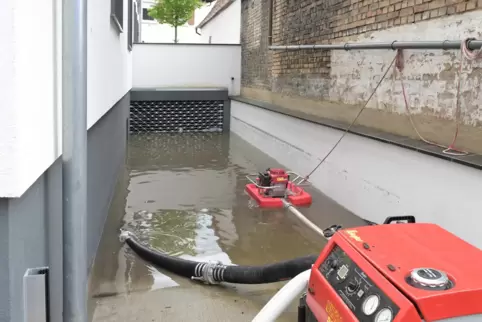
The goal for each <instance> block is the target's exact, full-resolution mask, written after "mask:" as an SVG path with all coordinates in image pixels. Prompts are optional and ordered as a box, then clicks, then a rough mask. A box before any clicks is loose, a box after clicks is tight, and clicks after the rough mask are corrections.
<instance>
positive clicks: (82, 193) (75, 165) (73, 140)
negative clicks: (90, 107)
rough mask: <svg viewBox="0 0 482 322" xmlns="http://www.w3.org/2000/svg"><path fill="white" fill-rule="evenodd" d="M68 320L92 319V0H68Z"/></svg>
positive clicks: (64, 162)
mask: <svg viewBox="0 0 482 322" xmlns="http://www.w3.org/2000/svg"><path fill="white" fill-rule="evenodd" d="M62 59H63V61H62V107H63V110H62V206H63V224H62V236H63V237H62V238H63V296H64V300H63V321H66V322H73V321H76V322H87V320H88V314H87V273H88V269H87V267H88V264H89V263H88V259H87V235H86V233H87V0H63V2H62Z"/></svg>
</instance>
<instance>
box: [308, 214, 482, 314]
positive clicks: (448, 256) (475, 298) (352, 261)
mask: <svg viewBox="0 0 482 322" xmlns="http://www.w3.org/2000/svg"><path fill="white" fill-rule="evenodd" d="M481 270H482V250H480V249H477V248H476V247H474V246H472V245H470V244H468V243H466V242H465V241H463V240H462V239H460V238H458V237H457V236H455V235H453V234H451V233H450V232H448V231H446V230H444V229H443V228H441V227H439V226H437V225H434V224H425V223H407V224H385V225H374V226H365V227H358V228H353V229H343V230H340V231H338V232H337V233H335V235H334V236H333V237H332V238H331V239H330V241H329V242H328V244H327V246H326V247H325V248H324V249H323V251H322V253H321V255H320V257H319V258H318V260H317V261H316V263H315V264H314V265H313V268H312V271H311V277H310V280H309V284H308V290H307V294H306V296H304V297H303V298H302V299H301V304H300V310H302V311H300V312H303V314H302V316H301V319H299V321H306V322H314V321H323V322H327V321H330V322H356V321H360V322H422V321H424V322H435V321H437V322H449V321H450V322H476V321H482V304H481V303H482V273H481Z"/></svg>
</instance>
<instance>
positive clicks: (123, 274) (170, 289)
mask: <svg viewBox="0 0 482 322" xmlns="http://www.w3.org/2000/svg"><path fill="white" fill-rule="evenodd" d="M278 166H281V165H280V164H278V163H277V162H276V160H273V159H272V158H270V157H269V156H267V155H266V154H264V153H263V152H262V151H260V150H258V149H256V148H254V147H253V146H251V145H250V144H248V143H247V142H245V141H244V140H242V139H241V138H239V137H238V136H236V135H234V134H232V133H231V134H195V135H194V134H193V135H190V134H176V135H168V134H156V135H154V134H149V135H135V136H131V137H130V140H129V147H128V156H127V158H126V165H125V167H123V168H122V170H121V173H120V175H119V180H118V184H117V188H116V192H115V195H114V196H113V200H112V206H111V209H110V211H109V216H108V219H107V222H106V225H105V230H104V234H103V237H102V241H101V244H100V245H99V250H98V254H97V256H96V260H95V263H94V267H93V269H92V273H91V275H90V285H89V289H90V293H91V301H90V311H91V317H92V319H93V320H94V321H251V319H252V318H253V317H254V316H255V315H256V313H257V312H258V311H259V310H260V309H261V308H262V307H263V305H264V304H265V303H266V302H267V301H268V300H269V299H270V297H271V296H273V295H274V293H276V291H277V290H279V289H280V288H281V287H282V286H283V285H284V283H283V282H280V283H273V284H266V285H231V284H229V285H220V286H205V285H200V284H198V283H196V282H193V281H191V280H188V279H186V278H181V277H179V276H176V275H174V274H172V273H169V272H165V271H161V270H157V269H156V268H154V267H152V266H151V265H149V264H148V263H146V262H144V261H143V260H141V259H139V258H138V257H137V256H136V255H135V254H134V253H133V252H132V251H131V250H130V249H129V248H128V247H127V246H125V245H122V244H121V243H120V242H119V241H118V235H119V229H121V228H123V229H128V230H130V231H132V232H133V233H134V234H136V236H137V237H138V238H139V239H141V240H142V241H144V242H147V243H149V244H150V245H152V246H153V247H155V248H157V249H158V250H161V251H164V252H166V253H168V254H171V255H172V256H180V257H182V258H188V259H194V260H197V261H208V260H218V261H221V262H223V263H225V264H237V265H263V264H269V263H274V262H278V261H281V260H286V259H290V258H294V257H298V256H303V255H308V254H318V253H319V252H320V250H321V249H322V247H323V245H324V242H323V240H321V239H320V238H319V237H318V236H316V235H315V234H314V233H312V232H311V231H310V230H309V229H308V228H306V227H305V226H304V225H303V224H302V223H300V222H299V221H298V220H297V219H296V218H294V217H293V216H292V215H290V213H289V212H286V211H285V210H265V209H259V208H257V207H253V202H251V201H250V198H249V197H248V196H247V195H246V193H245V192H244V186H245V185H246V183H247V180H246V178H245V176H246V175H247V174H250V173H256V172H258V171H262V170H264V169H266V168H267V167H278ZM309 191H310V192H311V193H312V196H313V204H312V205H311V206H310V207H309V208H302V209H301V211H302V212H303V213H304V214H305V215H306V216H307V217H308V218H309V219H310V220H312V221H313V222H314V223H316V224H317V225H318V226H320V227H322V228H324V227H328V226H330V225H332V224H341V225H343V226H344V227H353V226H357V225H361V224H363V223H364V222H363V221H362V220H361V219H360V218H358V217H356V216H354V215H353V214H351V213H350V212H348V211H347V210H345V209H343V208H342V207H341V206H339V205H337V204H336V203H335V202H333V201H332V200H330V199H329V198H327V197H326V196H324V195H323V194H321V193H320V192H318V191H317V190H315V189H309ZM295 320H296V303H294V304H293V307H292V308H290V310H289V311H288V312H286V314H284V315H283V316H282V317H281V318H280V319H279V321H295Z"/></svg>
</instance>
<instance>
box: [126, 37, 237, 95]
mask: <svg viewBox="0 0 482 322" xmlns="http://www.w3.org/2000/svg"><path fill="white" fill-rule="evenodd" d="M132 68H133V84H132V86H133V87H134V88H135V87H224V88H227V89H228V90H229V94H230V95H239V93H240V86H241V46H239V45H237V46H236V45H224V46H223V45H208V44H198V45H183V44H137V45H135V46H134V50H133V54H132Z"/></svg>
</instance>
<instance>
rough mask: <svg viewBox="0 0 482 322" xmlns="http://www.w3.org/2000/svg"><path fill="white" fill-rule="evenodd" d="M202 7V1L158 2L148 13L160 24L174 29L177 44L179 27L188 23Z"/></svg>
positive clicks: (176, 0)
mask: <svg viewBox="0 0 482 322" xmlns="http://www.w3.org/2000/svg"><path fill="white" fill-rule="evenodd" d="M200 7H202V2H201V0H156V3H155V5H154V6H153V7H152V8H150V9H149V11H148V13H149V16H151V17H152V18H154V19H155V20H157V22H159V23H160V24H168V25H170V26H172V27H174V42H175V43H177V42H178V39H177V27H179V26H183V25H184V24H185V23H186V22H188V21H189V19H191V17H192V15H193V14H194V11H195V10H196V9H197V8H200Z"/></svg>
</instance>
